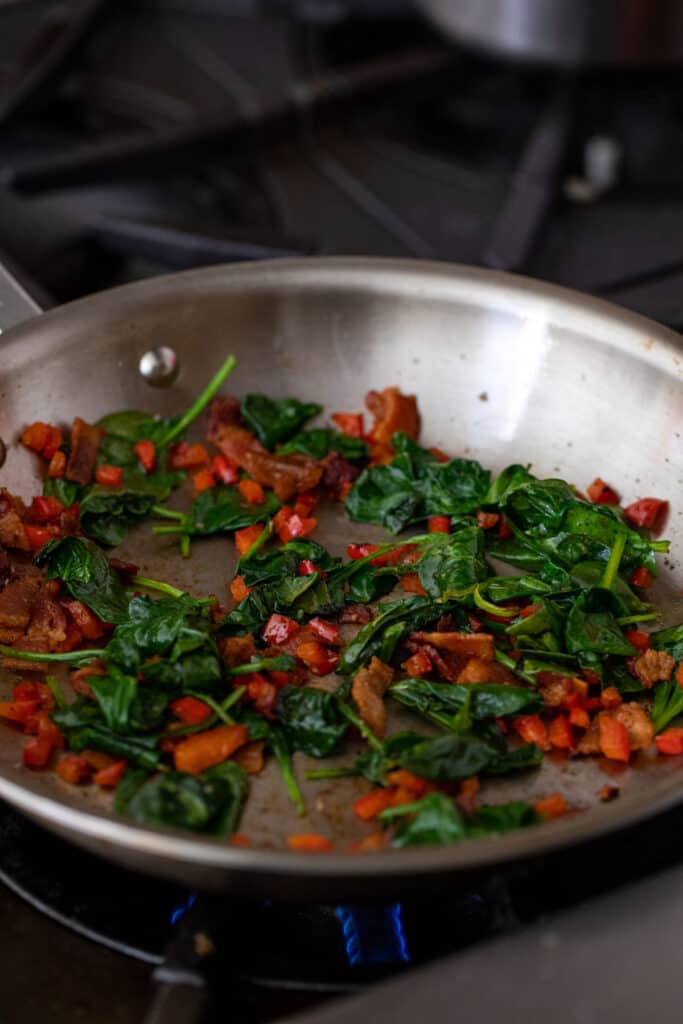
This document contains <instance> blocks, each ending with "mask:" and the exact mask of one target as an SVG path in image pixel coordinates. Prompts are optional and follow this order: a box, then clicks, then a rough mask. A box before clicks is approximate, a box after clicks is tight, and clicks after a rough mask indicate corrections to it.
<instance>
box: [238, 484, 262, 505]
mask: <svg viewBox="0 0 683 1024" xmlns="http://www.w3.org/2000/svg"><path fill="white" fill-rule="evenodd" d="M237 490H238V491H239V492H240V494H241V495H242V497H243V498H244V500H245V501H248V502H249V504H250V505H262V504H263V502H264V501H265V500H266V496H265V494H264V491H263V488H262V487H261V484H259V483H257V482H256V480H240V482H239V483H238V485H237Z"/></svg>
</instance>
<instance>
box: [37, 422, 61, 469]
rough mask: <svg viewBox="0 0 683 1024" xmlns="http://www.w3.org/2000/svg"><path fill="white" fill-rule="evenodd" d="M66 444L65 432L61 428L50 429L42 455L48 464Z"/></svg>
mask: <svg viewBox="0 0 683 1024" xmlns="http://www.w3.org/2000/svg"><path fill="white" fill-rule="evenodd" d="M63 444H64V432H63V430H62V428H61V427H48V431H47V440H46V442H45V444H44V445H43V448H42V451H41V453H40V454H41V455H42V456H43V458H44V459H47V460H48V462H49V461H51V459H52V458H53V457H54V456H55V455H56V454H57V452H58V451H59V449H60V448H61V446H62V445H63Z"/></svg>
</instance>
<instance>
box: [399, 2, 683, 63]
mask: <svg viewBox="0 0 683 1024" xmlns="http://www.w3.org/2000/svg"><path fill="white" fill-rule="evenodd" d="M417 2H418V6H419V7H421V8H422V9H423V10H424V12H425V13H426V14H427V15H429V16H430V17H431V18H433V20H434V21H436V22H437V23H438V24H439V25H440V26H441V28H443V29H445V30H446V31H447V32H448V33H449V34H450V35H451V36H453V37H454V38H455V39H457V40H459V41H460V42H462V43H465V44H467V45H471V46H474V47H477V48H479V49H482V50H486V51H489V52H491V53H493V54H496V55H499V56H503V57H507V58H511V59H513V60H521V61H531V62H540V63H550V64H559V65H562V66H564V67H570V68H580V67H584V66H601V65H603V66H604V65H607V66H629V67H637V66H643V65H651V64H676V63H679V62H680V61H681V60H682V59H683V4H682V3H680V2H679V0H417Z"/></svg>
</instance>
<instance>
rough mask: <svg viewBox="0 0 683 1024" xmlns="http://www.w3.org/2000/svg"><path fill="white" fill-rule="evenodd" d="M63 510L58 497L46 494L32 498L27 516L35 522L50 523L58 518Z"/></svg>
mask: <svg viewBox="0 0 683 1024" xmlns="http://www.w3.org/2000/svg"><path fill="white" fill-rule="evenodd" d="M63 511H64V506H63V505H62V503H61V501H60V500H59V498H54V497H53V496H52V495H48V496H47V497H36V498H34V499H33V501H32V502H31V507H30V509H29V516H30V517H31V519H32V520H33V521H34V522H36V523H52V522H54V521H55V520H57V519H59V517H60V516H61V514H62V512H63Z"/></svg>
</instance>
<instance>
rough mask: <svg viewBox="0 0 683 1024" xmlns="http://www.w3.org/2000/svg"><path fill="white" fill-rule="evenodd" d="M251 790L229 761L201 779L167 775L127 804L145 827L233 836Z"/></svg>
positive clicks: (155, 779) (156, 778)
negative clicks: (161, 826)
mask: <svg viewBox="0 0 683 1024" xmlns="http://www.w3.org/2000/svg"><path fill="white" fill-rule="evenodd" d="M124 779H125V776H124ZM123 781H124V780H122V783H120V785H121V784H123ZM247 788H248V783H247V777H246V775H245V773H244V771H243V770H242V768H240V767H239V765H237V764H235V763H234V761H225V762H223V764H219V765H216V766H215V767H213V768H209V769H208V770H207V771H205V772H202V773H201V775H187V774H185V773H184V772H174V771H172V772H166V773H164V774H159V775H155V776H154V777H153V778H151V779H150V780H149V781H148V782H145V783H144V785H141V786H139V788H137V790H136V791H135V793H134V795H133V796H132V797H131V798H130V799H129V800H128V801H127V803H126V807H125V813H126V814H127V815H128V817H129V818H132V819H133V820H134V821H138V822H140V823H141V824H144V825H165V826H167V827H176V828H185V829H191V830H192V831H194V832H210V833H211V834H213V835H217V836H229V835H231V834H232V833H233V832H234V831H235V827H236V825H237V822H238V820H239V816H240V812H241V809H242V804H243V802H244V799H245V797H246V794H247Z"/></svg>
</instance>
